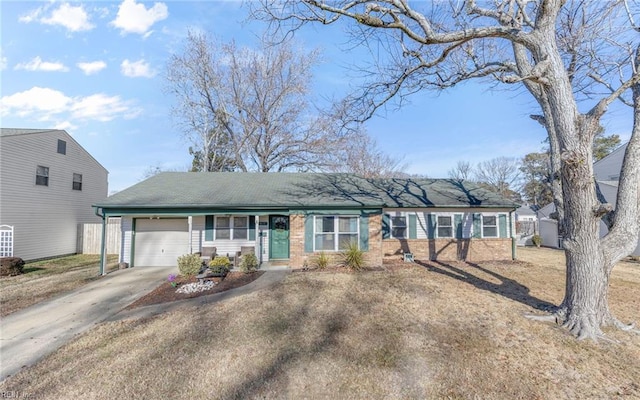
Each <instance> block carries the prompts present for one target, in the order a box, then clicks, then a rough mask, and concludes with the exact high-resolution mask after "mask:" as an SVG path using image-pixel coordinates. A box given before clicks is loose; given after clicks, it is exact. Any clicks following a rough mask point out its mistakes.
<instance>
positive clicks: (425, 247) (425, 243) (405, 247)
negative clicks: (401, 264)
mask: <svg viewBox="0 0 640 400" xmlns="http://www.w3.org/2000/svg"><path fill="white" fill-rule="evenodd" d="M289 229H290V231H289V266H290V267H291V268H301V267H303V266H304V265H305V263H306V264H307V265H309V266H311V265H313V260H314V258H315V257H316V256H317V255H318V253H305V252H304V215H302V214H294V215H290V216H289ZM405 252H406V253H413V257H414V259H416V260H421V259H422V260H441V261H455V260H466V261H470V262H479V261H488V260H511V258H512V254H511V238H500V239H463V240H460V239H431V240H429V239H406V240H398V239H384V240H383V239H382V215H372V216H370V217H369V251H367V252H365V257H366V259H367V262H368V264H369V265H371V266H376V265H382V263H383V261H391V260H402V254H403V253H405ZM327 255H328V256H329V257H330V258H331V259H332V262H333V263H338V262H339V254H338V253H330V252H327Z"/></svg>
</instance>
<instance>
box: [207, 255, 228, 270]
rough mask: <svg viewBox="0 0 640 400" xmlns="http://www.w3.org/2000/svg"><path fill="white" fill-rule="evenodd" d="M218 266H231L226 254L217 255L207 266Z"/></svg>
mask: <svg viewBox="0 0 640 400" xmlns="http://www.w3.org/2000/svg"><path fill="white" fill-rule="evenodd" d="M220 266H222V267H225V268H227V269H229V266H231V261H230V260H229V257H227V256H218V257H216V258H214V259H213V260H211V261H209V268H211V267H220Z"/></svg>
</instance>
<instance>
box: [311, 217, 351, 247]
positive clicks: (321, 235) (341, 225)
mask: <svg viewBox="0 0 640 400" xmlns="http://www.w3.org/2000/svg"><path fill="white" fill-rule="evenodd" d="M358 235H359V232H358V217H354V216H316V217H315V221H314V247H315V251H340V250H346V249H347V248H348V247H349V245H350V244H351V243H355V244H356V245H358Z"/></svg>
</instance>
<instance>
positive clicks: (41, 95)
mask: <svg viewBox="0 0 640 400" xmlns="http://www.w3.org/2000/svg"><path fill="white" fill-rule="evenodd" d="M141 112H142V110H141V109H140V108H138V107H136V106H135V105H134V104H133V102H132V101H125V100H123V99H122V98H120V96H107V95H105V94H102V93H98V94H93V95H90V96H86V97H82V96H78V97H73V98H72V97H69V96H66V95H65V94H64V93H62V92H60V91H57V90H54V89H49V88H41V87H37V86H36V87H33V88H31V89H29V90H26V91H24V92H19V93H15V94H12V95H10V96H4V97H2V98H0V115H2V116H5V115H17V116H20V117H28V116H33V117H35V118H38V119H39V120H50V119H53V118H54V117H56V118H58V119H65V118H66V119H67V120H69V119H78V120H97V121H102V122H105V121H111V120H112V119H115V118H118V117H121V118H125V119H131V118H135V117H137V116H138V115H139V114H140V113H141ZM65 123H67V124H70V126H72V125H71V124H72V122H71V121H65V122H63V123H62V124H65Z"/></svg>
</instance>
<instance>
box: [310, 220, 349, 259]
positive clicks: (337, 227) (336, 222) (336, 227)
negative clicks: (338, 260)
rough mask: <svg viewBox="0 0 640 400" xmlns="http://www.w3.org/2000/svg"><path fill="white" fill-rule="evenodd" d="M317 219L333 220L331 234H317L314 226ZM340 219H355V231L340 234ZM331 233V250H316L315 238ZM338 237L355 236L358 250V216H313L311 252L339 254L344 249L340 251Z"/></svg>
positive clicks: (327, 233)
mask: <svg viewBox="0 0 640 400" xmlns="http://www.w3.org/2000/svg"><path fill="white" fill-rule="evenodd" d="M318 218H333V221H334V222H333V232H317V231H316V226H317V225H316V224H317V222H316V221H317V219H318ZM340 218H355V219H356V231H355V232H352V231H351V232H340V223H339V219H340ZM332 233H333V249H332V250H327V249H317V248H316V236H318V235H329V234H332ZM340 235H356V244H357V245H358V248H360V216H358V215H314V216H313V251H314V252H315V251H329V252H339V251H343V250H344V249H340Z"/></svg>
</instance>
